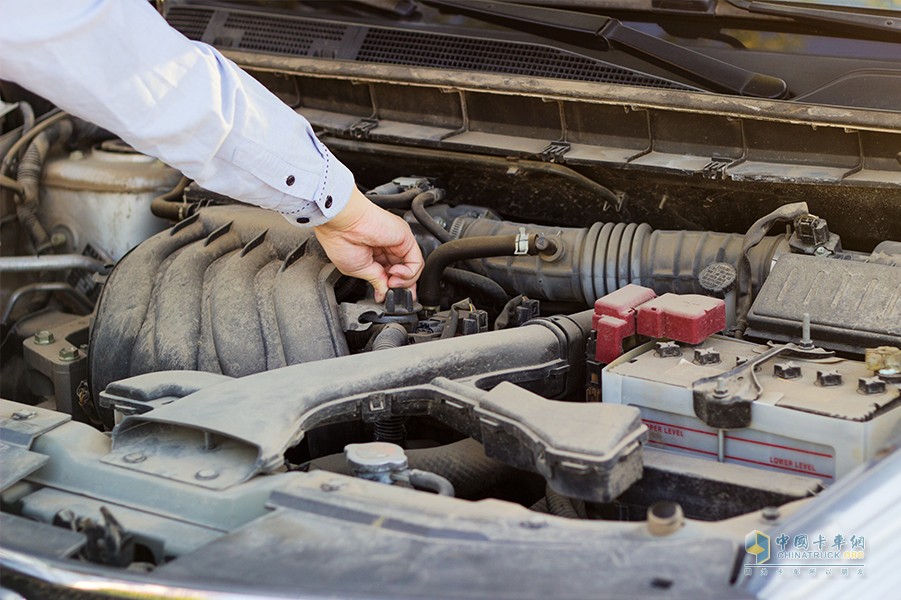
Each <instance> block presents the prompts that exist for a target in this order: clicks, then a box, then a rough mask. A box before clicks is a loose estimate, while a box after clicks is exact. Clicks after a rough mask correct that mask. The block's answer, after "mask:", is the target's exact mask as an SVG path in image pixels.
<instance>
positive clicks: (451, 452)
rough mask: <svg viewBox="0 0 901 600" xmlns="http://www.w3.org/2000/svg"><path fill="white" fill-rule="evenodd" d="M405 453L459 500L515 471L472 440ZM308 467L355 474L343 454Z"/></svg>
mask: <svg viewBox="0 0 901 600" xmlns="http://www.w3.org/2000/svg"><path fill="white" fill-rule="evenodd" d="M406 454H407V462H408V464H409V466H410V468H411V469H420V470H422V471H428V472H430V473H435V474H437V475H441V476H442V477H444V478H446V479H448V480H449V481H450V482H451V483H453V484H454V488H455V489H456V492H457V497H460V498H477V497H479V496H480V495H482V494H483V493H484V492H485V491H486V490H489V489H491V488H492V487H494V486H495V485H496V484H497V483H498V482H499V481H501V480H504V479H505V478H507V477H509V476H510V475H511V474H512V473H514V472H516V469H514V468H513V467H510V466H508V465H505V464H504V463H502V462H500V461H497V460H495V459H493V458H489V457H487V456H485V450H484V449H483V448H482V444H480V443H479V442H477V441H475V440H474V439H472V438H467V439H465V440H460V441H459V442H454V443H452V444H447V445H445V446H438V447H436V448H425V449H420V450H407V451H406ZM309 465H310V468H312V469H319V470H322V471H330V472H332V473H341V474H344V475H352V473H351V471H350V468H349V467H348V466H347V461H346V460H345V458H344V455H343V454H332V455H330V456H323V457H321V458H317V459H314V460H312V461H310V463H309Z"/></svg>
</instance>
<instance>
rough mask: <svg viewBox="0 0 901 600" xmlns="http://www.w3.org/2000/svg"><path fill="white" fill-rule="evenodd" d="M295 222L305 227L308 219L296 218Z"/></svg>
mask: <svg viewBox="0 0 901 600" xmlns="http://www.w3.org/2000/svg"><path fill="white" fill-rule="evenodd" d="M297 222H298V223H300V224H301V225H305V224H307V223H309V222H310V219H309V218H307V217H297Z"/></svg>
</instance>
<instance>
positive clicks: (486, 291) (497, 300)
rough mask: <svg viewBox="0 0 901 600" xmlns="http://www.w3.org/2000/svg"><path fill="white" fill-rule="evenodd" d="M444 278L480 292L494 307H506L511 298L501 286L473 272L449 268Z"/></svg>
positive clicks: (445, 270)
mask: <svg viewBox="0 0 901 600" xmlns="http://www.w3.org/2000/svg"><path fill="white" fill-rule="evenodd" d="M443 278H444V279H445V280H447V281H448V282H449V283H452V284H454V285H459V286H461V287H465V288H469V289H470V290H476V291H478V292H479V293H481V294H482V295H483V296H485V297H486V298H488V300H489V302H491V304H492V305H494V306H504V305H505V304H506V303H507V300H508V298H509V296H507V292H505V291H504V288H503V287H502V286H501V284H499V283H498V282H496V281H495V280H493V279H491V278H489V277H485V276H484V275H479V274H478V273H473V272H472V271H464V270H463V269H454V268H453V267H447V268H446V269H444V275H443Z"/></svg>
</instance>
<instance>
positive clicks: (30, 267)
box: [0, 254, 107, 273]
mask: <svg viewBox="0 0 901 600" xmlns="http://www.w3.org/2000/svg"><path fill="white" fill-rule="evenodd" d="M69 269H84V270H85V271H92V272H94V273H105V272H106V270H107V265H106V264H104V263H103V262H101V261H99V260H97V259H94V258H91V257H90V256H82V255H81V254H51V255H48V256H3V257H0V272H3V273H6V272H29V271H30V272H38V271H68V270H69Z"/></svg>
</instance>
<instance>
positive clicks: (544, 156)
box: [539, 142, 571, 164]
mask: <svg viewBox="0 0 901 600" xmlns="http://www.w3.org/2000/svg"><path fill="white" fill-rule="evenodd" d="M570 149H571V146H570V145H569V143H568V142H551V143H550V144H548V145H547V147H546V148H545V149H544V150H542V151H541V154H539V156H540V157H541V160H543V161H547V162H552V163H558V164H559V163H563V162H566V160H565V158H564V155H565V154H566V153H567V152H569V151H570Z"/></svg>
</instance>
